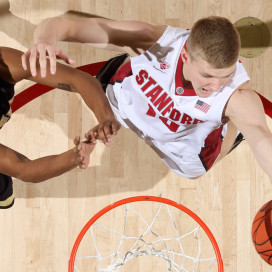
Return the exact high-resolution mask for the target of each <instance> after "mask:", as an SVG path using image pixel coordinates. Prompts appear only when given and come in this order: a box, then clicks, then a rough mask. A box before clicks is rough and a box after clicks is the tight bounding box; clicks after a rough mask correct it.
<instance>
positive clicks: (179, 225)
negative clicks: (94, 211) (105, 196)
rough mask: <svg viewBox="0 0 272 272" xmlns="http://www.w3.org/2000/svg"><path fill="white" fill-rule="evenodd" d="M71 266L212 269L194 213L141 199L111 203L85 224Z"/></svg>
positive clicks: (110, 270) (111, 270) (112, 270)
mask: <svg viewBox="0 0 272 272" xmlns="http://www.w3.org/2000/svg"><path fill="white" fill-rule="evenodd" d="M154 257H156V258H154ZM158 260H161V262H159V261H158ZM74 271H77V272H82V271H99V272H100V271H101V272H102V271H103V272H117V271H118V272H119V271H120V272H121V271H130V272H133V271H141V272H142V271H173V272H177V271H184V272H187V271H188V272H189V271H218V265H217V260H216V257H215V252H214V250H213V246H212V244H211V242H210V240H209V238H208V236H207V235H206V233H205V231H204V230H203V229H202V228H201V227H200V226H199V225H198V224H197V223H196V222H195V221H194V219H192V218H191V217H190V216H188V215H187V214H186V213H184V212H182V211H180V210H179V209H177V208H175V207H172V206H170V205H167V204H162V203H156V202H152V203H151V202H144V201H143V202H135V203H129V204H125V205H123V206H120V207H117V208H115V209H113V210H111V211H110V212H108V213H106V214H104V215H103V216H102V217H100V218H99V220H97V221H96V222H95V223H94V224H93V225H92V226H91V227H90V228H89V230H88V231H87V233H86V234H85V235H84V237H83V239H82V241H81V243H80V246H79V248H78V251H77V256H76V257H75V263H74Z"/></svg>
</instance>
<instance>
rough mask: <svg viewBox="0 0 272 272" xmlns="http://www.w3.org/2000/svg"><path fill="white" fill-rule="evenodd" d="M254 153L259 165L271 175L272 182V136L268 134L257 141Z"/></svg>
mask: <svg viewBox="0 0 272 272" xmlns="http://www.w3.org/2000/svg"><path fill="white" fill-rule="evenodd" d="M254 153H255V157H256V159H257V161H258V163H259V165H260V166H261V167H262V168H263V170H264V171H265V172H266V174H267V175H268V176H269V178H270V181H271V183H272V156H271V154H272V137H271V136H268V137H266V138H263V139H262V140H260V141H259V142H256V143H255V150H254Z"/></svg>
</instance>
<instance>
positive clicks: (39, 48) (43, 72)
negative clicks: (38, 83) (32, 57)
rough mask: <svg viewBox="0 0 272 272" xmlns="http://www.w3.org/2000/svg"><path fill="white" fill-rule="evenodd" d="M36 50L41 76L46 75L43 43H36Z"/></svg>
mask: <svg viewBox="0 0 272 272" xmlns="http://www.w3.org/2000/svg"><path fill="white" fill-rule="evenodd" d="M37 51H38V53H39V64H40V70H41V77H45V76H46V48H45V44H44V43H39V44H38V45H37Z"/></svg>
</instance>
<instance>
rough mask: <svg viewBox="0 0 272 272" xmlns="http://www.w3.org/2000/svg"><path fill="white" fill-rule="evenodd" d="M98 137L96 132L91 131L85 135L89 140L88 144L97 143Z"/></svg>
mask: <svg viewBox="0 0 272 272" xmlns="http://www.w3.org/2000/svg"><path fill="white" fill-rule="evenodd" d="M96 136H97V132H96V131H94V130H92V129H91V130H89V131H88V132H87V133H85V138H86V139H87V141H88V142H92V143H94V144H95V143H96Z"/></svg>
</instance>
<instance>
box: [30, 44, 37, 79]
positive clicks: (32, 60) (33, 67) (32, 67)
mask: <svg viewBox="0 0 272 272" xmlns="http://www.w3.org/2000/svg"><path fill="white" fill-rule="evenodd" d="M36 61H37V50H36V47H32V48H31V49H30V57H29V64H30V71H31V75H32V76H34V77H35V76H36V74H37V73H36Z"/></svg>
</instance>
